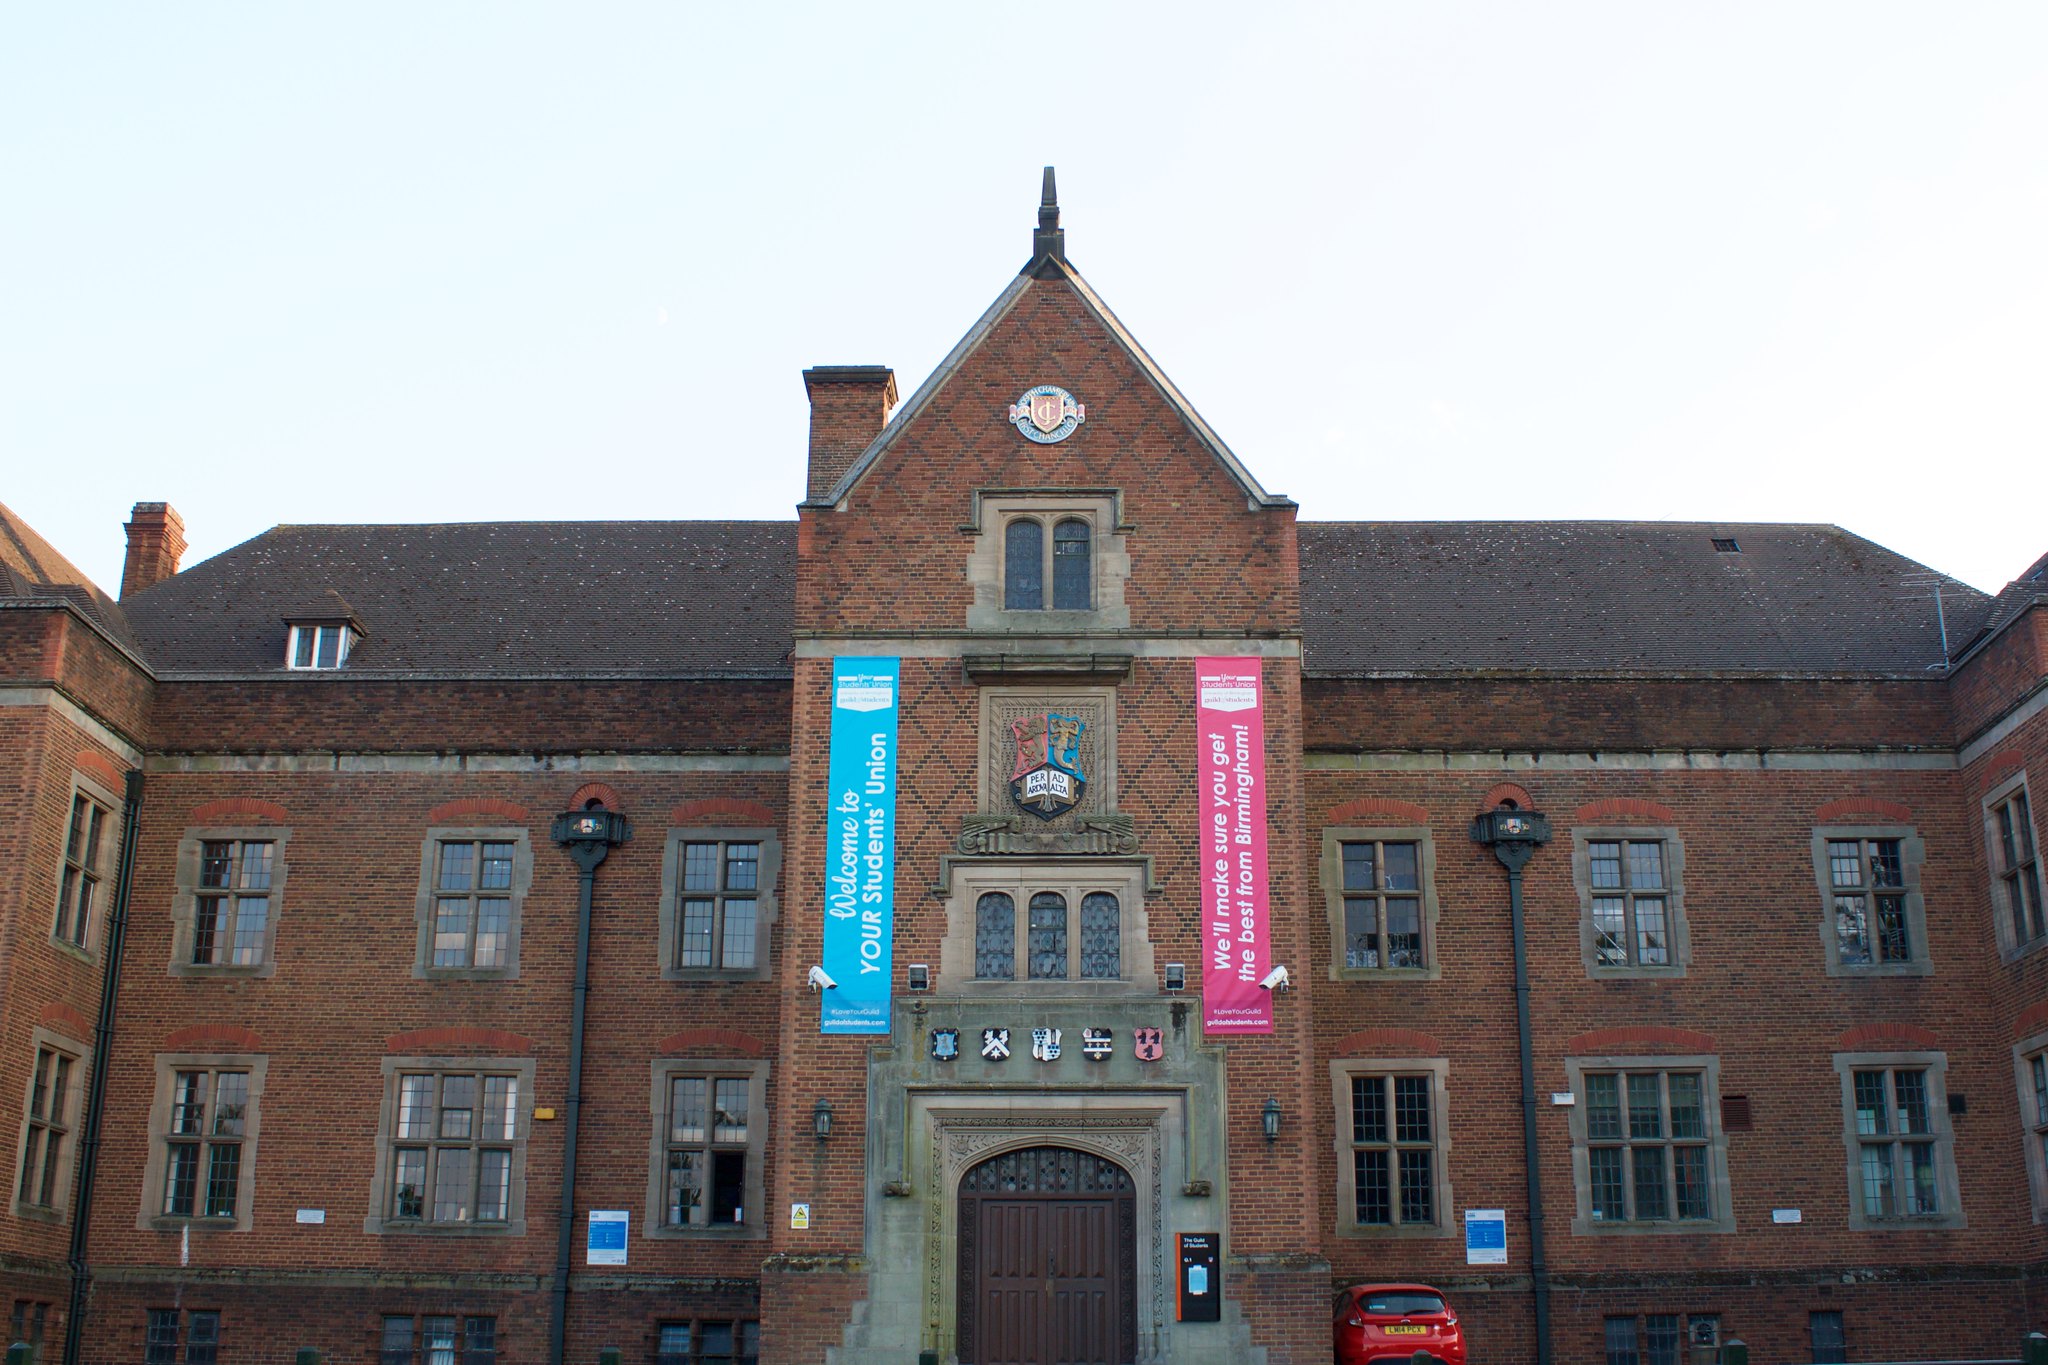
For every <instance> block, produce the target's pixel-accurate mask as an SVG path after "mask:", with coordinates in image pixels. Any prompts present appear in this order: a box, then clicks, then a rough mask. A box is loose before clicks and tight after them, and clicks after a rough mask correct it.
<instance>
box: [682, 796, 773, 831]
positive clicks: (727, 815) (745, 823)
mask: <svg viewBox="0 0 2048 1365" xmlns="http://www.w3.org/2000/svg"><path fill="white" fill-rule="evenodd" d="M668 822H669V823H670V824H671V825H681V826H684V827H686V828H689V829H773V828H774V827H775V824H776V820H775V812H774V811H772V810H769V809H768V808H767V807H766V806H764V805H762V804H761V803H760V802H759V801H743V800H740V799H738V798H737V797H730V796H712V797H701V798H699V799H698V800H695V801H685V802H683V803H682V804H681V805H680V806H677V807H676V808H675V809H674V810H672V811H670V812H669V813H668Z"/></svg>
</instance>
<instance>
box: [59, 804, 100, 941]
mask: <svg viewBox="0 0 2048 1365" xmlns="http://www.w3.org/2000/svg"><path fill="white" fill-rule="evenodd" d="M107 823H108V817H107V808H106V807H105V806H102V805H101V804H100V803H99V802H97V801H95V800H93V799H92V798H91V797H89V796H87V795H86V794H85V793H84V792H79V793H78V794H77V795H75V796H73V797H72V798H71V824H70V827H69V828H68V829H67V830H66V831H65V834H64V879H63V881H62V883H61V884H60V885H59V887H58V890H57V926H56V930H55V932H56V936H57V941H58V942H60V943H68V944H70V945H71V946H72V947H74V948H85V947H89V946H90V945H91V943H92V930H93V927H94V925H95V923H96V922H97V920H96V917H97V915H98V914H99V905H100V874H101V871H102V869H101V866H100V862H101V855H102V851H103V847H104V844H105V842H106V839H105V836H106V829H107Z"/></svg>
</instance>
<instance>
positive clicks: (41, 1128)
mask: <svg viewBox="0 0 2048 1365" xmlns="http://www.w3.org/2000/svg"><path fill="white" fill-rule="evenodd" d="M76 1064H77V1059H76V1058H74V1057H72V1056H70V1055H69V1054H67V1053H63V1052H58V1051H56V1050H55V1049H54V1048H47V1047H44V1048H37V1049H36V1061H35V1070H34V1071H33V1072H32V1073H30V1077H29V1091H28V1119H27V1123H26V1125H25V1128H26V1131H25V1132H24V1134H23V1137H22V1148H21V1184H20V1185H19V1187H18V1188H17V1189H16V1191H15V1195H16V1198H18V1199H19V1200H20V1201H21V1202H22V1203H23V1204H33V1205H35V1206H36V1207H37V1208H44V1209H54V1208H56V1207H57V1201H58V1200H59V1199H61V1198H63V1197H64V1195H65V1193H66V1191H65V1189H64V1182H63V1181H62V1180H60V1179H59V1176H60V1173H61V1172H62V1171H63V1170H64V1165H65V1155H66V1152H67V1150H68V1148H69V1144H70V1142H71V1128H72V1124H73V1122H74V1119H73V1117H72V1114H73V1110H74V1108H75V1106H74V1104H73V1086H72V1083H71V1082H72V1071H73V1068H74V1067H75V1066H76Z"/></svg>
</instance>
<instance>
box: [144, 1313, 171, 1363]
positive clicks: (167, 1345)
mask: <svg viewBox="0 0 2048 1365" xmlns="http://www.w3.org/2000/svg"><path fill="white" fill-rule="evenodd" d="M178 1326H179V1322H178V1310H177V1309H175V1308H152V1309H150V1310H149V1322H148V1326H147V1327H146V1328H145V1329H144V1331H143V1336H142V1360H143V1365H178Z"/></svg>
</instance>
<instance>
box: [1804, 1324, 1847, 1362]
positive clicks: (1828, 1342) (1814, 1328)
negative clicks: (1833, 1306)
mask: <svg viewBox="0 0 2048 1365" xmlns="http://www.w3.org/2000/svg"><path fill="white" fill-rule="evenodd" d="M1806 1331H1807V1336H1808V1337H1809V1339H1810V1340H1811V1342H1812V1346H1813V1365H1844V1362H1846V1361H1847V1360H1848V1359H1849V1341H1848V1337H1847V1335H1846V1334H1845V1333H1844V1332H1843V1330H1842V1315H1841V1313H1840V1312H1823V1313H1808V1314H1807V1315H1806Z"/></svg>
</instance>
